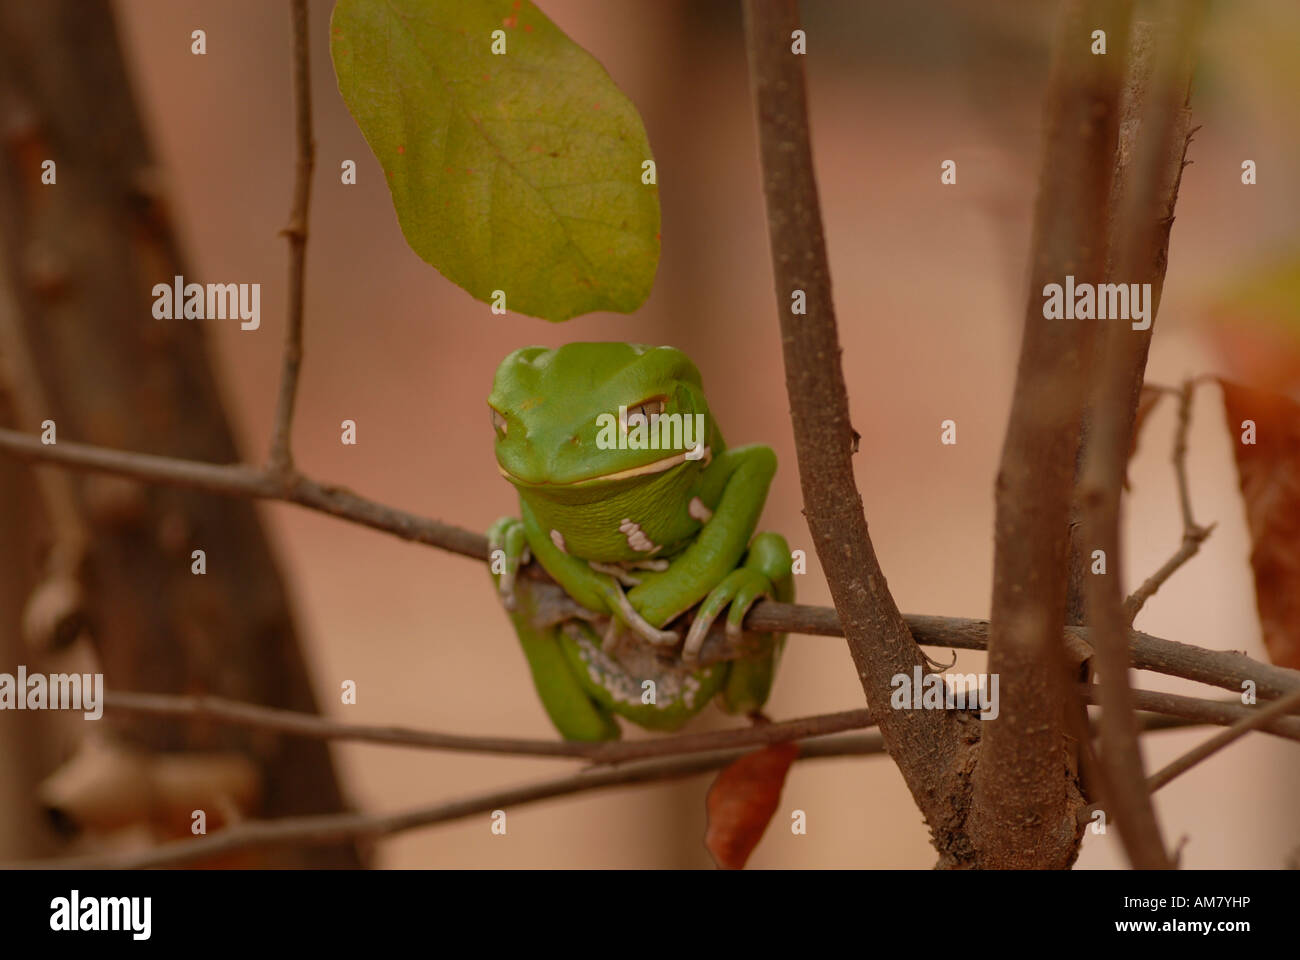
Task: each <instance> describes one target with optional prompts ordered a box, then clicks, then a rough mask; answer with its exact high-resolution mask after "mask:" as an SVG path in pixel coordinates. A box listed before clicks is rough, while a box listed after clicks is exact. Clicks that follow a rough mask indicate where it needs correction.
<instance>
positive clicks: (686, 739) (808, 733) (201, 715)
mask: <svg viewBox="0 0 1300 960" xmlns="http://www.w3.org/2000/svg"><path fill="white" fill-rule="evenodd" d="M104 707H105V708H106V709H108V710H111V711H113V710H115V711H122V712H128V713H144V714H150V715H153V716H165V717H182V718H188V719H193V720H211V721H216V722H219V723H230V724H235V725H238V726H244V727H252V728H255V729H258V730H270V731H274V732H276V733H284V734H289V735H291V736H297V737H309V738H312V739H316V740H350V741H357V742H362V743H380V744H388V745H390V746H400V747H421V748H426V749H431V750H453V751H462V752H469V753H494V754H509V755H513V756H536V757H567V758H574V759H583V760H588V761H590V762H591V763H597V764H613V763H623V762H626V761H629V760H644V759H647V758H650V757H663V756H676V755H681V754H688V753H704V752H708V751H712V750H724V749H734V748H738V747H755V746H764V745H767V744H771V743H785V742H787V741H790V740H803V739H806V738H808V737H820V736H825V735H827V734H831V733H841V732H843V731H845V730H860V729H864V728H866V727H870V726H874V723H873V721H872V719H871V717H870V715H869V713H868V712H867V711H866V710H846V711H844V712H842V713H829V714H823V715H821V716H816V717H801V718H799V719H797V720H785V721H782V722H780V723H768V724H763V725H762V726H754V727H744V728H741V729H733V730H713V731H709V732H707V733H694V734H683V735H679V736H672V737H658V738H655V739H651V740H632V741H626V742H612V743H582V742H578V741H574V740H526V739H518V738H512V737H478V736H462V735H458V734H452V733H436V732H434V731H432V730H413V729H410V728H406V727H393V726H370V725H366V724H358V723H340V722H338V721H334V720H327V719H325V718H323V717H318V716H315V715H314V714H308V713H295V712H294V711H292V710H278V709H273V708H270V707H261V706H257V705H255V704H251V703H240V702H239V701H237V700H225V699H221V698H219V697H204V696H173V695H170V694H156V693H133V692H124V691H118V692H112V691H110V692H109V693H107V694H106V695H105V697H104Z"/></svg>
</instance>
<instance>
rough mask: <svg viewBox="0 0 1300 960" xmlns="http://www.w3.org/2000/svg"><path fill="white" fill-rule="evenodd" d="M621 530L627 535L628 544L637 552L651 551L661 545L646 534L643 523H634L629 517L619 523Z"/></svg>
mask: <svg viewBox="0 0 1300 960" xmlns="http://www.w3.org/2000/svg"><path fill="white" fill-rule="evenodd" d="M618 529H619V532H620V533H622V534H623V536H625V537H627V545H628V546H629V547H631V548H632V549H633V550H635V551H636V552H637V553H649V552H650V551H652V550H658V549H659V547H658V546H656V545H655V542H654V541H653V540H651V539H650V538H649V537H647V536H646V535H645V532H644V531H643V530H642V529H641V525H640V524H637V523H633V522H632V520H631V519H630V518H628V517H624V518H623V522H622V523H620V524H619V525H618Z"/></svg>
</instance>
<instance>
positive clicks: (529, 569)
mask: <svg viewBox="0 0 1300 960" xmlns="http://www.w3.org/2000/svg"><path fill="white" fill-rule="evenodd" d="M0 452H5V453H9V454H10V455H12V456H14V457H16V458H18V459H20V460H26V461H30V462H36V463H56V464H61V465H62V466H65V467H68V468H70V469H74V470H85V471H92V472H100V473H108V474H114V475H117V476H125V477H131V478H133V479H136V480H140V481H142V482H147V483H156V484H164V485H167V486H174V487H184V488H190V489H195V490H201V491H204V492H206V493H213V494H217V495H220V496H228V497H243V498H251V499H264V500H277V501H282V502H285V503H293V504H297V505H298V506H301V507H305V508H307V509H309V510H317V511H320V512H323V513H328V514H330V515H331V516H335V517H338V518H339V519H341V520H346V521H348V522H350V523H356V524H360V525H362V526H366V527H370V528H372V529H376V530H381V531H384V532H386V533H391V534H393V535H394V536H397V537H401V538H402V539H404V540H409V541H413V542H416V543H423V544H426V545H428V546H432V547H438V548H439V549H443V550H447V551H449V552H451V553H456V554H460V555H462V556H465V557H470V558H472V559H475V560H484V561H485V560H486V559H487V556H488V548H487V538H486V537H484V536H482V535H481V534H477V533H474V532H473V531H470V530H465V529H463V528H460V527H455V526H451V525H450V524H444V523H439V522H438V521H436V520H430V519H428V518H426V517H421V516H418V515H416V514H412V513H406V512H404V511H401V510H397V509H395V508H393V507H389V506H386V505H384V504H381V503H376V502H375V501H373V500H367V499H365V498H363V497H359V496H357V495H356V494H354V493H352V492H351V491H349V490H345V489H343V488H341V487H333V486H327V485H324V484H321V483H318V482H316V481H314V480H311V479H308V478H306V477H302V476H300V475H295V480H294V486H292V487H291V488H290V489H289V490H287V491H286V490H285V489H283V488H282V487H281V485H280V483H279V481H277V480H276V478H275V477H273V476H271V475H270V474H268V473H267V472H266V471H264V470H261V469H259V468H255V467H250V466H245V465H242V464H231V465H222V464H212V463H201V462H198V461H193V460H181V459H176V458H173V457H159V456H154V455H152V454H144V453H131V452H127V451H122V450H111V449H108V448H106V447H97V446H91V445H89V444H82V443H74V442H71V441H63V440H61V441H59V442H58V443H57V444H52V445H49V446H46V445H44V444H42V443H41V442H40V440H39V439H37V438H36V437H31V436H28V435H26V434H23V433H19V432H17V431H14V430H6V429H0ZM522 574H523V575H525V576H529V577H534V578H537V579H542V580H544V579H546V575H545V573H544V572H543V571H542V570H541V569H540V567H538V565H537V564H535V563H533V564H529V565H528V566H526V567H525V568H524V570H523V571H522ZM544 586H546V587H547V588H548V589H553V590H554V591H555V597H554V602H556V603H563V602H564V601H565V597H567V595H565V594H564V592H563V591H562V590H561V589H560V588H559V587H558V586H554V585H551V584H545V585H544ZM904 620H905V621H906V623H907V626H908V629H909V631H910V632H911V634H912V636H913V637H914V638H915V641H916V642H917V643H918V644H922V645H925V646H933V647H954V648H957V649H963V650H984V649H987V647H988V634H989V623H988V621H987V620H978V619H970V618H966V617H940V616H934V615H929V614H904ZM745 628H746V629H747V630H752V631H760V632H761V631H771V632H780V633H796V634H804V635H809V636H826V637H841V636H843V632H842V630H841V628H840V622H839V616H838V615H837V614H836V612H835V611H834V610H833V609H831V608H829V607H813V606H808V605H806V604H793V603H777V602H775V601H772V600H761V601H759V602H758V603H756V604H755V605H754V606H753V608H751V610H750V612H749V614H748V616H746V617H745ZM1064 637H1065V641H1066V644H1067V646H1073V647H1074V648H1075V649H1076V651H1077V652H1076V653H1075V654H1074V656H1075V657H1076V659H1083V658H1086V657H1087V656H1090V655H1091V648H1090V647H1089V646H1088V642H1087V641H1088V631H1087V630H1086V629H1085V628H1082V627H1066V628H1065V631H1064ZM728 644H729V641H728V640H727V639H726V637H725V633H724V632H723V631H722V628H721V627H718V628H717V629H716V630H714V631H711V632H710V639H709V641H708V643H707V644H706V645H705V647H704V650H703V652H702V660H703V661H704V662H717V661H718V660H722V659H728V658H730V657H731V656H733V655H734V654H733V652H732V650H731V648H730V647H729V645H728ZM1129 655H1130V657H1131V658H1132V666H1134V667H1135V668H1138V669H1142V670H1153V671H1155V672H1157V673H1163V674H1167V675H1169V676H1174V677H1183V678H1185V679H1188V680H1196V681H1198V682H1200V683H1207V684H1211V685H1213V686H1217V687H1222V688H1224V689H1226V690H1232V691H1234V692H1240V690H1241V685H1242V683H1243V682H1245V681H1247V680H1249V681H1251V682H1254V683H1256V684H1257V685H1258V688H1259V692H1260V695H1261V696H1265V697H1277V696H1281V695H1282V694H1284V693H1286V692H1288V691H1290V690H1293V689H1295V688H1296V686H1297V685H1300V671H1295V670H1289V669H1287V668H1285V667H1278V666H1274V665H1273V664H1269V663H1262V662H1260V661H1258V660H1254V659H1252V658H1250V657H1247V656H1246V655H1244V654H1241V653H1236V652H1233V651H1229V650H1207V649H1205V648H1203V647H1197V646H1193V645H1191V644H1186V643H1179V642H1177V641H1174V640H1165V639H1162V638H1160V637H1155V636H1152V635H1151V634H1148V633H1143V632H1141V631H1138V630H1131V631H1129Z"/></svg>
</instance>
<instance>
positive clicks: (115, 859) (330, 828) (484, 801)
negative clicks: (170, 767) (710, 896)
mask: <svg viewBox="0 0 1300 960" xmlns="http://www.w3.org/2000/svg"><path fill="white" fill-rule="evenodd" d="M799 749H800V752H799V759H800V760H812V759H821V758H830V757H845V756H864V755H871V754H879V753H883V752H884V742H883V741H882V739H881V737H880V735H879V734H878V733H869V734H859V735H854V736H846V737H835V738H832V739H830V740H827V741H824V742H821V743H812V744H804V745H802V746H801V747H800V748H799ZM745 752H746V751H744V750H727V751H721V752H714V753H705V754H699V755H696V756H689V757H670V758H666V759H658V760H648V761H643V762H639V763H629V764H626V765H624V766H618V767H602V768H600V769H595V770H592V769H588V770H583V771H581V772H579V773H575V774H570V775H568V776H564V777H557V778H555V779H553V780H543V781H541V782H539V783H533V784H528V785H525V786H521V787H513V788H509V789H506V790H497V791H494V792H492V793H488V794H483V795H480V796H475V797H468V798H465V799H462V800H453V801H451V802H447V803H438V804H434V805H432V806H427V807H419V808H416V809H414V810H407V811H404V812H400V813H384V814H365V813H348V814H331V815H328V816H315V817H286V818H284V819H281V820H270V821H261V822H258V821H251V822H245V823H241V824H238V825H236V826H232V827H227V828H226V829H224V830H219V831H217V832H216V833H212V834H209V835H208V836H206V837H199V838H197V839H193V840H188V839H187V840H178V841H175V842H173V843H167V844H164V845H162V846H159V847H154V848H152V849H150V850H144V851H141V852H132V853H117V854H110V855H107V856H93V857H75V858H65V859H58V860H41V861H32V862H28V863H23V864H14V865H11V866H18V867H27V868H35V869H58V870H95V869H101V870H138V869H143V868H147V867H170V866H176V865H178V864H182V863H192V862H194V861H196V860H206V859H209V858H211V857H215V856H218V855H221V854H227V853H231V852H232V851H235V850H245V849H248V848H249V847H263V846H269V845H285V844H293V845H297V846H312V845H322V844H330V843H335V842H337V841H339V840H344V839H356V838H378V837H386V836H391V835H393V834H396V833H401V832H404V831H407V830H414V829H417V828H419V827H428V826H432V825H434V824H438V823H446V822H448V821H451V820H463V819H465V818H466V817H471V816H473V815H475V814H479V813H490V812H491V811H493V810H508V809H509V808H511V807H517V806H522V805H523V804H526V803H536V802H538V801H540V800H549V799H552V798H554V797H561V796H567V795H570V794H575V793H584V792H587V791H591V790H599V789H603V788H605V787H616V786H628V785H631V784H638V783H650V782H655V781H663V780H671V779H678V778H681V777H689V776H693V775H695V774H700V773H708V772H710V771H712V770H718V769H721V768H722V767H725V766H726V765H727V764H729V763H731V762H732V761H733V760H735V759H736V758H737V757H739V756H742V755H743V754H744V753H745Z"/></svg>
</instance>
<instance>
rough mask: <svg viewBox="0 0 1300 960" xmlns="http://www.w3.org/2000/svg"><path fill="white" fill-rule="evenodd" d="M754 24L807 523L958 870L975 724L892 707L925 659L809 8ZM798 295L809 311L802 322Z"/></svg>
mask: <svg viewBox="0 0 1300 960" xmlns="http://www.w3.org/2000/svg"><path fill="white" fill-rule="evenodd" d="M744 21H745V45H746V50H747V52H748V60H749V75H750V86H751V89H752V92H753V97H754V106H755V113H756V115H757V122H758V140H759V153H760V160H761V164H762V172H763V191H764V197H765V200H766V209H767V221H768V235H769V239H770V243H771V251H772V270H773V279H774V283H775V291H776V302H777V313H778V314H779V316H780V324H781V344H782V351H783V355H784V361H785V381H786V392H787V393H788V395H789V398H790V412H791V419H792V422H793V426H794V437H795V453H796V455H797V459H798V465H799V482H800V488H801V490H802V493H803V503H804V515H805V516H806V517H807V520H808V529H809V532H810V533H811V535H812V540H813V545H814V547H815V548H816V550H817V556H818V558H819V559H820V560H821V564H822V569H823V570H824V571H825V573H826V580H827V583H828V585H829V586H830V591H831V597H832V598H833V600H834V602H835V609H836V611H837V612H838V613H839V617H840V621H841V623H842V624H843V627H844V635H845V637H846V639H847V640H848V646H849V651H850V653H851V654H852V656H853V662H854V664H855V665H856V667H857V671H858V678H859V680H860V681H861V683H862V689H863V692H864V693H865V695H866V699H867V705H868V707H869V708H870V710H871V712H872V716H874V717H875V719H876V722H877V723H878V724H879V726H880V730H881V733H882V734H883V736H884V738H885V742H886V743H888V744H889V753H890V756H891V757H892V758H893V759H894V761H895V762H896V763H897V764H898V767H899V770H900V771H901V772H902V774H903V778H904V780H905V781H906V782H907V785H908V788H909V789H910V790H911V792H912V796H913V797H914V798H915V800H916V802H917V805H918V806H919V807H920V808H921V811H922V813H923V814H924V815H925V818H926V821H927V823H928V824H929V825H930V830H931V834H932V837H933V841H934V843H935V846H936V848H937V849H938V850H939V851H940V855H941V857H942V858H943V859H944V860H945V861H954V862H955V861H956V860H957V859H960V858H961V857H962V856H963V854H961V853H959V852H958V851H956V850H954V849H953V846H954V843H956V842H957V838H958V837H959V834H960V818H959V817H958V816H955V815H954V811H955V810H957V809H958V807H959V804H956V803H954V799H953V798H954V796H955V795H956V794H958V793H960V792H961V786H960V785H959V784H958V781H957V776H956V767H957V763H956V759H955V757H956V751H957V744H958V740H959V735H958V732H957V731H958V725H959V724H962V723H967V722H968V721H967V720H966V718H961V719H958V718H957V717H955V716H954V715H953V714H951V713H949V712H947V711H942V710H939V711H933V710H893V709H891V708H890V706H889V704H890V695H891V693H892V692H893V689H894V688H893V687H891V684H890V680H891V678H892V677H894V676H896V675H898V674H904V675H907V676H910V675H911V673H912V670H913V668H914V667H916V666H919V665H921V664H922V663H923V660H922V657H921V652H920V650H919V649H918V648H917V646H916V644H915V643H914V642H913V640H912V637H911V634H910V633H909V632H908V629H907V624H906V623H905V622H904V620H903V617H902V614H901V613H900V612H899V610H898V607H897V605H896V604H895V603H894V599H893V597H892V596H891V595H890V593H889V587H888V585H887V584H886V582H885V575H884V573H883V572H882V570H881V568H880V563H879V561H878V560H877V559H876V554H875V550H874V548H873V546H872V543H871V536H870V534H869V532H868V530H867V519H866V515H865V513H864V512H863V506H862V498H861V496H860V495H859V494H858V488H857V482H856V480H855V479H854V473H853V453H854V451H855V450H856V449H857V443H856V434H855V432H854V430H853V425H852V424H851V423H850V421H849V402H848V391H847V389H846V387H845V383H844V371H843V368H842V365H841V363H840V352H841V351H840V343H839V333H838V330H837V327H836V322H835V308H834V304H833V302H832V299H831V284H830V267H829V265H828V263H827V257H826V241H825V236H824V233H823V229H822V221H821V208H820V204H819V200H818V195H817V181H816V176H815V174H814V171H813V161H812V148H811V134H810V131H809V123H808V104H807V94H806V90H805V78H804V69H803V63H804V58H803V57H802V56H798V55H795V54H793V53H792V52H791V49H790V37H791V35H792V32H793V31H794V30H796V29H798V27H799V14H798V7H797V4H796V3H795V2H794V0H779V2H778V0H745V4H744ZM796 291H801V292H802V294H803V298H804V307H805V312H803V313H801V314H798V315H796V314H795V313H794V312H793V311H794V306H793V305H792V297H793V296H794V295H795V293H796ZM974 736H975V735H974V733H973V732H972V733H971V734H970V736H969V737H968V739H971V740H973V739H974Z"/></svg>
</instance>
